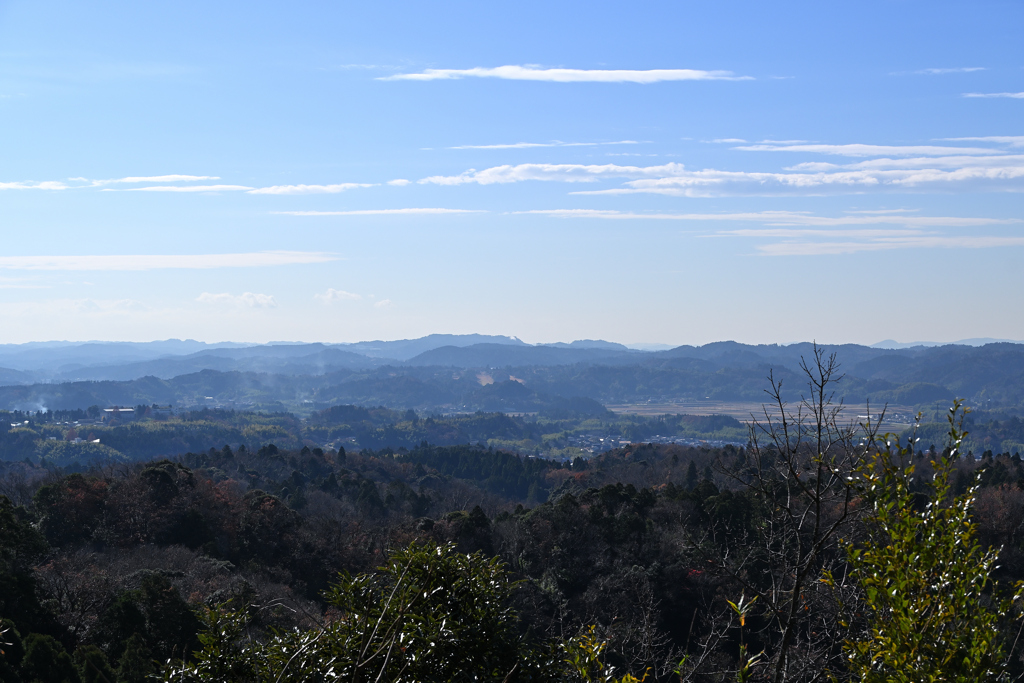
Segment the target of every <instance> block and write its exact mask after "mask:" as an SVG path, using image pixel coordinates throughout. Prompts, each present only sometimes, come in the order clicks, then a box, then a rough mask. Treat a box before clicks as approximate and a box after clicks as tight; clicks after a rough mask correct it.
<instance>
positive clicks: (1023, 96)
mask: <svg viewBox="0 0 1024 683" xmlns="http://www.w3.org/2000/svg"><path fill="white" fill-rule="evenodd" d="M963 96H964V97H1009V98H1012V99H1015V100H1024V92H965V93H964V94H963Z"/></svg>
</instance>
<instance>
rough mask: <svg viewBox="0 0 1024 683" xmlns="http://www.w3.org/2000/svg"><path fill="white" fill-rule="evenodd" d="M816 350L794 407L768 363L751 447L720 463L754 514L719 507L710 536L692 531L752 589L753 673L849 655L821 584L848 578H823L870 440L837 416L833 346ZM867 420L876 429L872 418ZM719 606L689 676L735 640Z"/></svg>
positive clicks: (770, 674) (815, 671)
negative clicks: (721, 512) (756, 653)
mask: <svg viewBox="0 0 1024 683" xmlns="http://www.w3.org/2000/svg"><path fill="white" fill-rule="evenodd" d="M813 353H814V355H813V357H812V358H811V359H810V360H809V361H808V360H807V359H804V358H801V362H800V367H801V370H802V371H803V374H804V376H805V378H806V379H807V387H808V390H809V392H808V394H807V395H804V396H801V398H800V400H799V401H798V402H797V403H796V405H795V408H794V407H792V406H791V405H790V404H789V403H788V402H787V401H786V399H785V396H786V394H784V392H783V387H782V381H781V380H776V378H775V376H774V373H770V374H769V375H768V382H769V388H768V389H766V390H765V391H766V393H767V394H768V396H769V401H768V403H767V404H766V405H765V406H763V410H762V415H761V417H760V418H754V419H753V420H752V422H751V425H750V446H749V448H748V449H747V450H746V453H745V455H743V456H742V457H741V458H739V459H738V460H736V461H735V462H720V463H719V469H720V471H721V472H722V473H723V474H724V475H726V476H727V477H728V478H729V479H730V480H731V481H732V482H733V483H734V484H736V485H738V486H739V488H740V489H741V490H742V491H745V496H746V497H747V499H748V500H750V501H752V503H753V505H754V506H755V507H756V509H755V510H751V511H750V514H751V515H753V514H755V513H756V515H757V519H756V521H748V519H749V518H748V515H747V514H746V513H744V514H743V515H739V516H737V515H728V516H721V517H718V518H716V519H713V521H712V525H711V527H710V531H709V536H708V537H707V538H703V539H695V541H694V543H695V545H697V547H699V548H703V552H704V553H705V554H706V555H707V556H709V559H711V560H712V561H715V562H717V564H718V567H719V570H720V571H722V572H724V573H725V574H726V575H727V576H728V577H729V578H730V579H731V580H732V581H733V582H735V584H736V585H738V589H737V593H739V592H740V591H742V592H743V593H744V594H745V595H747V596H750V598H751V602H752V604H754V605H755V607H754V608H753V609H752V610H751V611H750V614H749V616H748V617H746V618H748V619H750V620H751V623H752V624H757V629H756V632H755V633H754V634H752V636H753V635H756V636H757V638H756V644H757V646H758V647H760V648H763V658H761V659H759V660H758V661H759V662H761V664H760V669H759V670H758V671H757V672H756V677H757V678H759V679H766V680H770V681H772V682H773V683H782V682H783V681H815V680H820V679H821V678H822V677H823V676H825V675H826V674H827V672H828V671H829V670H841V669H842V668H843V667H844V664H845V662H844V656H843V651H842V646H843V643H844V641H845V638H846V635H847V629H846V627H845V626H843V624H842V623H841V621H840V614H839V612H838V610H835V609H833V608H832V606H833V605H834V604H835V600H834V596H833V595H826V594H823V593H824V591H829V592H834V591H839V592H843V591H848V590H849V587H848V586H847V585H846V584H843V583H841V582H840V583H838V584H833V585H832V586H831V587H828V586H826V585H825V584H823V583H822V582H821V581H820V579H821V578H822V577H824V576H826V575H827V573H828V571H829V569H830V568H832V567H837V566H839V565H841V564H842V563H843V562H844V559H845V558H844V557H843V552H842V548H841V547H840V544H839V540H840V536H841V535H842V534H843V532H844V530H846V529H847V528H848V527H849V526H850V524H851V523H852V522H853V521H854V516H855V512H856V509H855V508H856V505H855V495H856V491H855V488H854V486H853V482H852V480H851V478H850V475H851V474H852V473H853V472H854V470H855V469H856V468H857V467H858V466H859V464H860V463H861V462H862V460H863V457H864V453H865V451H866V449H865V447H864V446H863V445H862V443H861V440H860V439H859V438H858V435H857V430H856V429H855V427H854V425H853V424H849V425H844V424H840V417H841V413H842V402H841V401H836V400H835V389H836V384H837V383H838V382H840V381H841V380H842V375H841V374H840V373H839V363H838V362H837V360H836V356H835V354H831V355H826V354H825V352H824V350H823V349H821V348H820V347H819V346H817V344H815V345H814V349H813ZM867 428H868V431H869V433H872V434H873V432H871V430H872V429H874V427H872V426H871V425H867ZM730 507H734V506H730ZM737 525H739V526H737ZM839 575H842V574H841V573H839ZM737 597H738V596H737ZM753 601H756V603H753ZM721 612H722V618H721V619H716V618H715V617H711V618H710V622H711V627H710V630H709V633H708V635H706V636H705V638H704V640H703V644H702V645H703V650H704V653H705V655H703V656H699V657H696V658H694V659H693V662H692V663H691V666H690V668H688V669H687V674H688V675H689V676H691V677H695V676H698V675H700V673H701V666H705V665H713V663H714V661H715V659H714V658H713V657H708V656H706V655H707V653H708V652H709V651H711V650H715V649H721V648H725V649H726V650H728V649H729V648H730V647H731V644H730V643H731V640H730V637H729V635H728V624H730V623H731V621H730V619H731V615H730V609H729V608H726V607H723V608H722V609H721ZM754 640H755V639H754V638H753V637H752V643H751V646H753V645H754V644H755V642H754ZM752 651H753V650H752ZM741 666H742V665H741ZM745 675H747V676H753V675H754V672H752V671H748V672H747V674H745Z"/></svg>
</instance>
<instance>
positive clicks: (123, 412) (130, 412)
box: [102, 406, 135, 422]
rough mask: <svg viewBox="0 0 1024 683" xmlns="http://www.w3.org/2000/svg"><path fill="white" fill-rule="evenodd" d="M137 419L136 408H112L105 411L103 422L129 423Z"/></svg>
mask: <svg viewBox="0 0 1024 683" xmlns="http://www.w3.org/2000/svg"><path fill="white" fill-rule="evenodd" d="M134 419H135V408H125V407H122V406H112V407H110V408H104V409H103V416H102V420H103V421H104V422H127V421H129V420H134Z"/></svg>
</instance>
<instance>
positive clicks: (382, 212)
mask: <svg viewBox="0 0 1024 683" xmlns="http://www.w3.org/2000/svg"><path fill="white" fill-rule="evenodd" d="M272 213H275V214H280V215H285V216H393V215H397V216H402V215H416V216H436V215H444V214H452V213H486V211H484V210H482V209H432V208H424V209H358V210H355V211H273V212H272Z"/></svg>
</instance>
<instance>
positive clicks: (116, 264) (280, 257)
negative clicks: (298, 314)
mask: <svg viewBox="0 0 1024 683" xmlns="http://www.w3.org/2000/svg"><path fill="white" fill-rule="evenodd" d="M335 260H337V257H336V256H334V255H332V254H328V253H324V252H316V251H262V252H253V253H240V254H132V255H128V254H93V255H73V256H70V255H60V256H0V268H7V269H11V270H159V269H210V268H260V267H265V266H286V265H295V264H306V263H324V262H327V261H335Z"/></svg>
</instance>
